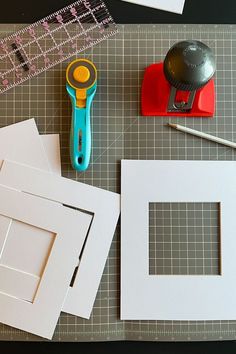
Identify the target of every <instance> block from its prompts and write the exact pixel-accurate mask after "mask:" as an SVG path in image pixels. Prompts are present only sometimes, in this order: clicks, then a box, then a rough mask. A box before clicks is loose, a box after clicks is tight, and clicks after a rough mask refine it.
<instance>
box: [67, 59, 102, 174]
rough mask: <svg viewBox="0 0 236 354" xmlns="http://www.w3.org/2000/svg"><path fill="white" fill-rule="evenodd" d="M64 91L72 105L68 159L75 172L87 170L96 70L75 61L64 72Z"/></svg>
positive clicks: (80, 60) (86, 62) (93, 67)
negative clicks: (65, 81) (65, 90)
mask: <svg viewBox="0 0 236 354" xmlns="http://www.w3.org/2000/svg"><path fill="white" fill-rule="evenodd" d="M66 80H67V83H66V89H67V92H68V93H69V96H70V99H71V103H72V121H71V132H70V158H71V163H72V166H73V168H74V169H75V170H77V171H85V170H86V169H87V168H88V165H89V161H90V155H91V122H90V109H91V104H92V101H93V98H94V95H95V93H96V89H97V69H96V67H95V66H94V64H93V63H92V62H91V61H89V60H86V59H76V60H74V61H73V62H72V63H70V64H69V66H68V67H67V70H66Z"/></svg>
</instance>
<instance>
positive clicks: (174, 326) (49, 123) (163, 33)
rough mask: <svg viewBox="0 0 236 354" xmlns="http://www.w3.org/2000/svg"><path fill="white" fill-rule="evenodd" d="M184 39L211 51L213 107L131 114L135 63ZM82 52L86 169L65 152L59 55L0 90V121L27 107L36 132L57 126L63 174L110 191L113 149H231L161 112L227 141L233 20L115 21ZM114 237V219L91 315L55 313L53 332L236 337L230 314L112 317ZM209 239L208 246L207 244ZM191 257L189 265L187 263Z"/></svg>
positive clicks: (235, 131)
mask: <svg viewBox="0 0 236 354" xmlns="http://www.w3.org/2000/svg"><path fill="white" fill-rule="evenodd" d="M13 27H14V28H13ZM19 27H20V26H19ZM19 27H18V26H17V25H15V26H11V25H0V34H1V35H2V37H4V36H6V35H7V34H8V33H10V32H12V30H17V29H18V28H19ZM61 36H62V38H60V40H63V36H64V33H63V32H62V33H61ZM183 39H199V40H202V41H203V42H205V43H206V44H208V45H209V46H210V47H212V49H213V50H214V52H215V55H216V61H217V75H216V91H217V109H216V117H215V118H213V119H207V118H204V119H201V118H196V119H192V118H172V119H171V120H170V119H168V118H160V117H159V118H154V117H148V118H143V117H140V87H141V82H142V77H143V71H144V68H145V67H146V66H147V65H149V64H151V63H154V62H158V61H160V60H162V59H163V58H164V56H165V54H166V52H167V50H168V49H169V47H170V46H171V45H172V44H174V43H175V42H176V41H179V40H183ZM81 56H82V57H86V58H89V59H91V60H93V61H94V63H95V64H96V66H97V68H98V75H99V77H98V92H97V94H96V96H95V101H94V106H93V110H92V117H93V118H92V131H93V137H92V138H93V150H92V157H91V161H92V163H91V166H90V168H89V170H87V171H86V172H84V173H82V174H78V173H76V172H75V171H73V170H72V169H71V166H70V161H69V150H68V146H69V130H70V119H71V118H70V117H71V104H70V101H69V98H68V96H67V93H66V90H65V83H66V80H65V69H66V66H67V64H68V63H62V64H59V65H58V66H56V67H54V68H53V69H51V70H49V71H47V72H46V73H43V74H41V75H40V76H37V77H35V78H33V79H32V80H30V81H28V82H26V83H25V84H24V85H21V86H19V87H17V88H14V89H12V90H9V91H8V92H6V93H4V94H2V95H0V107H1V109H0V126H1V127H3V126H6V125H8V124H11V123H15V122H18V121H21V120H23V119H27V118H30V117H35V118H36V121H37V124H38V127H39V130H40V132H41V133H60V137H61V153H62V168H63V175H64V176H66V177H69V178H72V179H76V180H79V181H81V182H86V183H88V184H92V185H95V186H98V187H102V188H105V189H108V190H111V191H116V192H119V191H120V160H121V159H122V158H126V159H161V160H162V159H168V160H169V159H173V160H178V159H184V160H186V159H187V160H192V159H193V160H235V158H236V155H235V151H234V150H233V149H231V148H227V147H224V146H220V145H217V144H215V143H212V142H208V141H205V140H202V139H199V138H195V137H192V136H188V135H187V134H183V133H181V132H176V131H174V130H171V129H169V128H167V127H166V126H165V124H166V123H167V122H168V121H171V122H177V123H180V124H182V125H187V126H189V127H192V128H194V129H198V130H202V131H204V132H208V133H211V134H215V135H218V136H221V137H223V138H226V139H229V140H232V141H236V121H235V116H236V106H235V97H236V95H235V87H236V70H235V68H236V26H230V25H229V26H221V25H216V26H214V25H206V26H205V25H124V26H119V34H118V35H117V36H115V37H113V38H111V39H110V40H108V41H105V42H103V43H100V44H99V45H97V46H96V47H93V48H90V49H88V50H87V51H86V52H84V53H83V54H81V55H80V57H81ZM173 178H174V177H173ZM203 178H204V176H203ZM213 209H214V208H213ZM205 212H209V210H205V211H204V215H205ZM165 213H166V214H165ZM163 214H164V215H163V219H162V220H167V219H168V211H166V210H165V211H164V213H163ZM213 219H214V220H215V221H216V219H217V218H215V217H213V216H211V220H213ZM157 221H158V219H157V218H156V217H154V215H153V217H152V218H151V222H150V226H153V227H154V226H155V225H156V223H157ZM215 221H214V222H215ZM101 237H102V235H101ZM150 237H151V235H150ZM119 240H120V228H119V227H118V228H117V231H116V234H115V237H114V240H113V243H112V247H111V250H110V253H109V257H108V260H107V263H106V268H105V271H104V274H103V277H102V282H101V285H100V288H99V292H98V295H97V298H96V302H95V306H94V310H93V313H92V317H91V319H90V320H83V319H80V318H77V317H75V316H71V315H68V314H64V313H63V314H62V315H61V317H60V320H59V322H58V326H57V329H56V332H55V335H54V338H53V340H55V341H91V340H93V341H96V340H98V341H103V340H122V339H127V340H154V341H155V340H156V341H158V340H165V341H166V340H219V339H235V338H236V319H235V321H230V322H229V321H214V322H212V321H208V322H203V321H201V322H183V321H178V322H177V321H175V322H172V321H142V322H141V321H127V322H123V321H120V320H119V292H120V285H119V276H120V265H119V259H120V241H119ZM211 245H212V250H213V249H214V250H216V248H213V244H211ZM156 246H157V243H156V244H155V243H154V244H153V250H154V251H155V247H156ZM165 247H167V245H166V246H165ZM214 247H216V243H214ZM156 249H157V248H156ZM212 257H213V258H214V255H213V256H212ZM215 258H217V257H215ZM202 259H204V257H202ZM194 267H195V266H194V265H193V269H192V270H194V269H195V268H194ZM210 268H211V271H212V272H215V271H217V267H216V266H214V267H213V266H211V267H210ZM172 270H173V269H172ZM0 339H2V340H40V339H39V338H37V337H34V336H32V335H29V334H27V333H24V332H21V331H19V330H16V329H13V328H10V327H8V326H5V325H0Z"/></svg>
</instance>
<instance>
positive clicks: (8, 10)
mask: <svg viewBox="0 0 236 354" xmlns="http://www.w3.org/2000/svg"><path fill="white" fill-rule="evenodd" d="M105 1H106V4H107V5H108V7H109V9H110V12H111V14H112V15H113V17H114V19H115V21H116V22H117V23H224V24H225V23H230V24H235V23H236V1H235V0H186V3H185V8H184V13H183V15H176V14H172V13H169V12H164V11H159V10H155V9H151V8H146V7H143V6H138V5H133V4H130V3H126V2H123V1H120V0H105ZM71 2H73V0H71V1H69V0H40V1H32V0H22V1H19V0H18V1H16V0H10V1H6V0H1V10H0V23H31V22H35V21H36V20H38V19H41V18H42V17H44V16H47V15H48V14H50V13H52V12H53V11H56V10H58V9H60V8H61V7H63V6H66V5H68V4H70V3H71ZM19 351H20V352H22V353H57V354H58V353H82V354H84V353H89V354H90V353H91V354H92V353H93V354H98V353H99V354H100V353H101V354H106V353H114V354H115V353H121V352H124V353H126V352H127V353H129V354H133V353H135V354H143V353H148V354H154V353H155V354H159V353H161V354H162V353H165V354H169V353H181V354H185V353H188V354H195V353H201V354H205V353H213V352H214V353H215V354H217V353H223V352H224V353H227V354H229V353H235V352H236V342H205V343H204V342H198V343H194V342H191V343H151V342H145V343H140V342H113V343H112V342H111V343H12V342H2V343H0V352H1V353H4V354H5V353H7V354H9V353H17V352H19Z"/></svg>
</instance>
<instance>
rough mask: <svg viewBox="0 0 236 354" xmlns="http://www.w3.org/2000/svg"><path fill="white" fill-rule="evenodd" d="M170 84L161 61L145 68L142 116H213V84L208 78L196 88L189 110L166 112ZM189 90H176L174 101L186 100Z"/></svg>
mask: <svg viewBox="0 0 236 354" xmlns="http://www.w3.org/2000/svg"><path fill="white" fill-rule="evenodd" d="M170 90H171V85H170V84H169V82H168V81H167V80H166V78H165V75H164V72H163V63H158V64H152V65H150V66H149V67H147V68H146V70H145V74H144V79H143V84H142V95H141V96H142V102H141V105H142V115H143V116H184V117H213V116H214V113H215V85H214V80H213V79H212V80H210V81H209V82H208V83H207V84H206V85H205V86H204V87H203V88H201V89H199V90H197V92H196V95H195V99H194V103H193V107H192V109H191V111H190V112H183V113H181V112H167V107H168V102H169V96H170ZM188 95H189V92H187V91H177V95H176V101H177V102H182V101H187V99H188Z"/></svg>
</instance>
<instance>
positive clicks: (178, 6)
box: [123, 0, 185, 14]
mask: <svg viewBox="0 0 236 354" xmlns="http://www.w3.org/2000/svg"><path fill="white" fill-rule="evenodd" d="M123 1H127V2H131V3H132V4H136V5H143V6H148V7H153V8H155V9H159V10H165V11H169V12H175V13H177V14H182V13H183V9H184V3H185V0H123Z"/></svg>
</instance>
